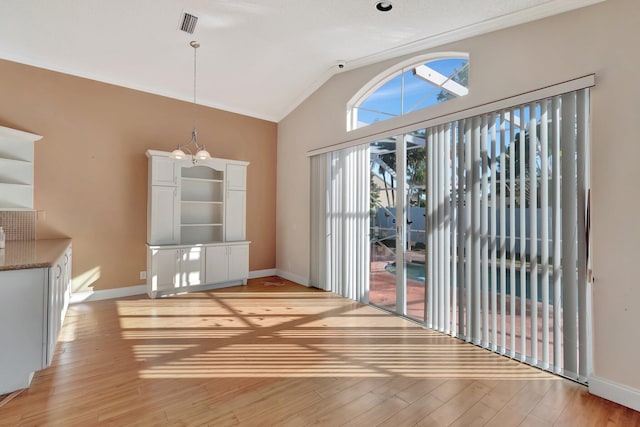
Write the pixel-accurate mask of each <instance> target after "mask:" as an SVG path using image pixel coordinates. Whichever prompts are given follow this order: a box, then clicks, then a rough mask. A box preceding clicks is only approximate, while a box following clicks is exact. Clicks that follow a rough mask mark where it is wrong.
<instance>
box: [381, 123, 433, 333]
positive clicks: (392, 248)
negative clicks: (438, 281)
mask: <svg viewBox="0 0 640 427" xmlns="http://www.w3.org/2000/svg"><path fill="white" fill-rule="evenodd" d="M370 156H371V161H370V165H371V168H370V198H371V202H370V215H371V218H370V226H371V230H370V244H371V250H370V254H371V255H370V258H371V259H370V296H369V300H370V302H371V303H372V304H375V305H377V306H380V307H383V308H385V309H387V310H390V311H393V312H396V313H398V314H401V315H406V316H408V317H411V318H414V319H416V320H420V321H424V313H425V268H426V263H425V249H426V246H425V243H426V235H425V206H426V158H425V139H424V132H415V133H411V134H406V135H404V136H401V137H396V138H388V139H385V140H380V141H376V142H374V143H372V144H371V146H370Z"/></svg>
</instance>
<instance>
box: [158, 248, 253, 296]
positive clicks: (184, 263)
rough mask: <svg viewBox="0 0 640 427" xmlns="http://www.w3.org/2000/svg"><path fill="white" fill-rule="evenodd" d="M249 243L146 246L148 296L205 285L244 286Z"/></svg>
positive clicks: (247, 267)
mask: <svg viewBox="0 0 640 427" xmlns="http://www.w3.org/2000/svg"><path fill="white" fill-rule="evenodd" d="M249 243H250V242H247V241H243V242H227V243H210V244H202V245H193V246H192V245H180V246H148V249H147V270H148V271H147V294H148V295H149V296H150V297H152V298H155V297H156V296H158V295H170V294H176V293H181V292H190V291H194V290H201V289H204V287H205V286H207V285H228V286H232V285H236V284H239V283H243V284H245V285H246V284H247V279H248V277H249Z"/></svg>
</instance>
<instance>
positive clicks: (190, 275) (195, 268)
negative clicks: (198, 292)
mask: <svg viewBox="0 0 640 427" xmlns="http://www.w3.org/2000/svg"><path fill="white" fill-rule="evenodd" d="M204 257H205V251H204V248H202V247H192V248H185V249H180V286H194V285H202V284H204Z"/></svg>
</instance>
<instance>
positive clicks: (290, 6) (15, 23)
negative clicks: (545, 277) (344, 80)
mask: <svg viewBox="0 0 640 427" xmlns="http://www.w3.org/2000/svg"><path fill="white" fill-rule="evenodd" d="M599 1H602V0H446V1H445V0H395V1H393V6H394V7H393V10H392V11H391V12H387V13H381V12H378V11H377V10H376V9H375V0H324V1H321V0H0V58H2V59H8V60H11V61H16V62H21V63H24V64H30V65H35V66H38V67H43V68H47V69H51V70H55V71H61V72H64V73H68V74H73V75H76V76H81V77H87V78H91V79H95V80H99V81H102V82H107V83H112V84H116V85H120V86H125V87H129V88H133V89H138V90H143V91H146V92H151V93H155V94H160V95H165V96H169V97H172V98H177V99H182V100H187V101H192V100H193V49H192V48H191V47H190V46H189V41H191V40H198V41H199V42H200V44H201V47H200V49H198V67H197V68H198V70H197V71H198V78H197V86H198V89H197V98H198V103H199V104H203V105H208V106H211V107H216V108H222V109H225V110H228V111H233V112H237V113H241V114H246V115H249V116H253V117H258V118H262V119H266V120H270V121H275V122H277V121H279V120H281V119H282V118H284V117H285V116H286V115H287V114H288V113H289V112H291V111H292V110H293V109H294V108H295V107H296V106H297V105H299V104H300V103H301V102H302V101H303V100H304V99H305V98H306V97H307V96H309V95H310V94H311V93H313V91H315V90H316V89H317V88H318V87H320V85H322V84H323V83H324V82H325V81H326V80H328V79H329V78H330V77H331V76H332V75H333V74H335V73H337V72H339V71H338V67H337V62H338V61H339V60H344V61H345V62H346V66H345V68H344V70H345V71H346V70H349V69H353V68H356V67H359V66H362V65H366V64H370V63H373V62H377V61H380V60H383V59H388V58H392V57H395V56H398V55H402V54H406V53H411V52H417V51H418V50H421V49H425V48H430V47H433V46H437V45H440V44H443V43H447V42H450V41H454V40H459V39H462V38H465V37H469V36H472V35H477V34H480V33H484V32H488V31H492V30H495V29H499V28H504V27H507V26H511V25H517V24H520V23H523V22H527V21H531V20H535V19H539V18H542V17H545V16H549V15H553V14H556V13H561V12H564V11H567V10H571V9H575V8H578V7H582V6H585V5H588V4H593V3H597V2H599ZM183 11H187V12H189V13H192V14H194V15H196V16H198V17H199V20H198V25H197V27H196V30H195V33H194V34H192V35H190V34H187V33H184V32H181V31H179V29H178V24H179V21H180V18H181V15H182V12H183Z"/></svg>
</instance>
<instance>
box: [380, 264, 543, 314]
mask: <svg viewBox="0 0 640 427" xmlns="http://www.w3.org/2000/svg"><path fill="white" fill-rule="evenodd" d="M425 268H426V266H425V264H424V263H419V262H410V263H406V264H405V270H406V272H407V279H409V280H416V281H419V282H423V283H424V282H425ZM385 270H387V271H388V272H389V273H392V274H394V275H395V274H396V263H395V262H390V263H388V264H387V265H386V266H385ZM489 280H491V275H489ZM530 280H531V279H530V277H529V274H527V275H526V277H525V288H526V297H527V299H530V298H531V284H530ZM551 281H552V278H551V277H549V304H550V305H553V284H552V283H551ZM496 291H497V292H498V293H500V291H501V287H500V276H498V277H497V280H496ZM515 291H516V297H519V296H520V293H521V292H520V272H519V271H518V272H516V283H515ZM505 293H506V294H507V295H511V277H510V274H509V272H508V271H507V280H506V289H505ZM538 302H542V274H540V273H538Z"/></svg>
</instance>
